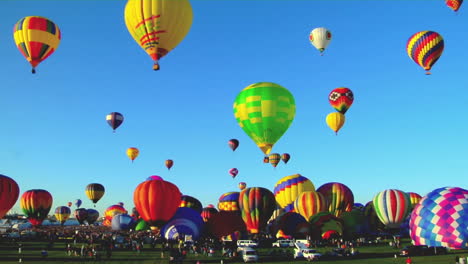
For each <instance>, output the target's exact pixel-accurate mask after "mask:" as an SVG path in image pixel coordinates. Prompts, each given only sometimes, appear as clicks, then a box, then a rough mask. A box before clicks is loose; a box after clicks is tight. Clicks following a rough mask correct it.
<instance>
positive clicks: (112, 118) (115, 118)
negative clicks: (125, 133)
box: [106, 112, 124, 133]
mask: <svg viewBox="0 0 468 264" xmlns="http://www.w3.org/2000/svg"><path fill="white" fill-rule="evenodd" d="M106 121H107V123H108V124H109V126H111V127H112V130H113V131H114V133H115V130H116V129H117V128H118V127H119V126H120V125H121V124H122V123H123V121H124V117H123V115H122V114H121V113H118V112H112V113H110V114H108V115H106Z"/></svg>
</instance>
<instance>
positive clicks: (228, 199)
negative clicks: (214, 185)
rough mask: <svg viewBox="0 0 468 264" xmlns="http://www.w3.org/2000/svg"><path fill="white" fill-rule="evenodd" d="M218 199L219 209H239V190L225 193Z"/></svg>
mask: <svg viewBox="0 0 468 264" xmlns="http://www.w3.org/2000/svg"><path fill="white" fill-rule="evenodd" d="M218 201H219V202H218V209H219V211H239V192H227V193H223V194H222V195H221V196H220V197H219V199H218Z"/></svg>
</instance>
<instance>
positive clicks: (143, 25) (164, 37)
mask: <svg viewBox="0 0 468 264" xmlns="http://www.w3.org/2000/svg"><path fill="white" fill-rule="evenodd" d="M124 15H125V24H126V25H127V29H128V31H129V32H130V34H131V35H132V37H133V38H134V39H135V41H136V42H137V43H138V45H140V47H141V48H142V49H143V50H144V51H146V53H148V55H149V56H150V57H151V58H152V59H153V61H154V66H153V69H154V70H159V62H158V61H159V60H160V59H161V58H162V57H164V56H165V55H166V54H167V53H169V52H170V51H171V50H172V49H174V48H175V47H176V46H177V45H178V44H179V43H180V42H181V41H182V40H183V39H184V37H185V35H187V33H188V32H189V30H190V27H191V26H192V16H193V14H192V6H191V5H190V2H189V1H188V0H128V2H127V5H126V6H125V14H124Z"/></svg>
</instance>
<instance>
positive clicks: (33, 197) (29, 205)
mask: <svg viewBox="0 0 468 264" xmlns="http://www.w3.org/2000/svg"><path fill="white" fill-rule="evenodd" d="M52 201H53V199H52V195H51V194H50V193H49V192H48V191H46V190H42V189H33V190H29V191H26V192H25V193H23V195H22V196H21V199H20V207H21V209H22V210H23V213H24V215H26V217H27V218H28V221H29V222H30V223H31V224H32V225H33V226H39V225H41V224H42V221H44V219H46V217H47V215H48V214H49V211H50V207H51V206H52Z"/></svg>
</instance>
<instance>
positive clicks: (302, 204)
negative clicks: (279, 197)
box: [294, 191, 327, 220]
mask: <svg viewBox="0 0 468 264" xmlns="http://www.w3.org/2000/svg"><path fill="white" fill-rule="evenodd" d="M294 210H295V211H296V212H297V213H299V214H300V215H302V216H303V217H304V218H305V219H306V220H309V219H310V217H311V216H313V215H315V214H317V213H319V212H325V211H327V202H326V199H325V197H324V196H323V194H321V193H319V192H315V191H307V192H303V193H301V194H299V196H298V197H297V199H296V201H295V202H294Z"/></svg>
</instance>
